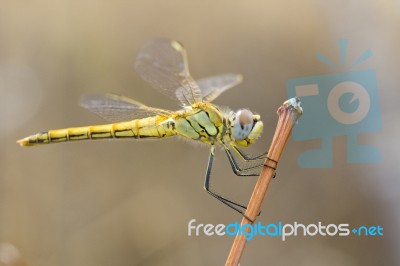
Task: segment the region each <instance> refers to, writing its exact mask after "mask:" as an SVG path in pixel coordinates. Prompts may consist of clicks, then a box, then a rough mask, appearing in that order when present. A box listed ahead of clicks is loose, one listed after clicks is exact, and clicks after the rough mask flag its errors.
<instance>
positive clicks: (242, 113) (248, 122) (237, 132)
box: [233, 109, 254, 140]
mask: <svg viewBox="0 0 400 266" xmlns="http://www.w3.org/2000/svg"><path fill="white" fill-rule="evenodd" d="M253 123H254V120H253V113H252V112H250V111H249V110H246V109H243V110H239V111H238V112H237V113H236V120H235V125H234V129H233V137H234V138H235V139H238V140H241V139H245V138H247V136H248V135H249V134H250V132H251V130H252V129H253Z"/></svg>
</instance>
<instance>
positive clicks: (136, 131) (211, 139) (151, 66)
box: [17, 38, 265, 215]
mask: <svg viewBox="0 0 400 266" xmlns="http://www.w3.org/2000/svg"><path fill="white" fill-rule="evenodd" d="M135 69H136V71H137V72H138V73H139V75H140V76H141V77H142V78H143V79H144V80H145V81H147V82H148V83H149V84H150V85H151V86H152V87H154V88H155V89H157V90H158V91H159V92H161V93H163V94H165V95H166V96H169V97H170V98H172V99H173V100H176V101H177V102H178V103H179V104H180V105H181V106H182V109H181V110H179V111H169V110H164V109H159V108H154V107H149V106H146V105H145V104H143V103H140V102H138V101H135V100H133V99H130V98H127V97H124V96H119V95H113V94H107V95H89V96H86V97H83V98H82V100H81V105H82V106H83V107H85V108H87V109H88V110H90V111H92V112H94V113H95V114H97V115H99V116H101V117H103V118H104V119H106V120H108V121H111V122H112V123H111V124H104V125H95V126H85V127H73V128H65V129H56V130H49V131H46V132H41V133H37V134H34V135H31V136H28V137H26V138H23V139H21V140H18V141H17V142H18V143H19V144H20V145H21V146H35V145H42V144H50V143H59V142H66V141H78V140H97V139H149V138H166V137H171V136H181V137H184V138H186V139H190V140H194V141H200V142H203V143H206V144H208V145H209V146H210V156H209V160H208V166H207V171H206V177H205V183H204V188H205V190H206V191H207V192H208V193H209V194H210V195H212V196H213V197H215V198H217V199H218V200H220V201H221V202H222V203H224V204H226V205H228V206H229V207H231V208H233V209H234V210H236V211H238V212H239V213H241V214H242V215H244V213H243V209H246V206H243V205H241V204H238V203H235V202H233V201H231V200H229V199H227V198H225V197H223V196H221V195H219V194H217V193H215V192H214V191H212V190H211V189H210V179H211V169H212V166H213V161H214V156H215V146H216V145H220V146H221V147H222V148H223V149H224V150H225V152H226V154H227V157H228V159H229V162H230V164H231V166H232V169H233V172H234V173H235V174H236V175H239V176H254V175H258V173H256V171H257V168H259V166H261V165H262V163H261V161H260V160H261V159H264V158H265V154H261V155H259V156H255V157H249V156H247V155H246V154H245V153H244V152H242V150H241V149H240V148H239V147H240V146H241V147H248V146H249V145H251V144H252V143H254V141H255V140H256V139H257V138H258V137H259V136H260V134H261V132H262V129H263V123H262V121H261V120H260V116H259V115H258V114H254V113H252V112H251V111H249V110H247V109H240V110H238V111H237V112H234V111H231V110H229V109H228V108H226V107H224V108H222V107H218V106H216V105H214V104H212V103H211V102H212V101H213V100H214V99H215V98H217V97H218V96H219V95H220V94H221V93H223V92H224V91H226V90H228V89H230V88H232V87H234V86H236V85H237V84H239V83H240V82H241V81H242V76H241V75H236V74H224V75H218V76H213V77H208V78H204V79H200V80H198V81H195V80H194V79H193V78H192V76H191V75H190V73H189V68H188V60H187V55H186V51H185V49H184V47H183V46H182V45H181V44H180V43H179V42H177V41H173V40H169V39H165V38H157V39H153V40H151V41H149V42H147V43H146V44H145V45H144V46H143V47H142V49H141V50H140V52H139V54H138V56H137V59H136V62H135ZM232 150H233V151H234V152H235V156H234V155H233V153H232ZM236 157H238V158H240V159H241V160H242V163H238V162H237V158H236ZM246 163H247V167H244V165H245V164H246Z"/></svg>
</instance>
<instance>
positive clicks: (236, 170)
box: [223, 142, 278, 178]
mask: <svg viewBox="0 0 400 266" xmlns="http://www.w3.org/2000/svg"><path fill="white" fill-rule="evenodd" d="M223 146H224V149H225V152H226V155H227V156H228V159H229V162H230V164H231V167H232V170H233V172H234V173H235V174H236V175H238V176H258V173H252V174H243V173H242V172H244V171H248V170H251V169H256V168H258V167H261V166H263V165H264V163H260V164H256V165H253V166H250V167H247V168H241V167H240V166H239V164H238V163H237V161H236V159H235V157H234V156H233V155H232V152H231V151H230V149H229V147H228V146H226V145H225V144H224V145H223ZM230 146H231V147H232V148H233V149H234V150H235V151H236V152H237V154H239V155H240V157H241V159H243V160H244V161H245V162H250V161H257V160H261V159H268V160H271V161H272V162H274V163H275V164H278V162H277V161H275V160H274V159H271V158H269V157H268V156H265V155H267V154H268V152H265V153H263V154H260V155H258V156H255V157H248V156H247V155H246V154H245V153H244V152H242V151H241V150H240V149H239V148H238V147H237V146H236V145H235V143H233V142H231V143H230ZM268 167H270V166H268ZM273 169H274V170H276V169H275V168H273ZM275 176H276V173H275V174H274V176H273V177H272V178H275Z"/></svg>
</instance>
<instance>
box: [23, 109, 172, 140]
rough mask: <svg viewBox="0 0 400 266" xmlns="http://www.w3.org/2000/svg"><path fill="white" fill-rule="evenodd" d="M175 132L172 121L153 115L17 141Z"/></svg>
mask: <svg viewBox="0 0 400 266" xmlns="http://www.w3.org/2000/svg"><path fill="white" fill-rule="evenodd" d="M175 134H176V133H175V130H174V123H173V121H169V120H168V117H165V116H154V117H148V118H143V119H135V120H132V121H129V122H121V123H113V124H106V125H98V126H86V127H73V128H66V129H56V130H49V131H47V132H42V133H37V134H34V135H31V136H29V137H26V138H24V139H21V140H19V141H18V143H19V144H20V145H21V146H33V145H40V144H49V143H58V142H65V141H77V140H89V139H93V140H94V139H113V138H115V139H119V138H135V139H144V138H163V137H169V136H172V135H175Z"/></svg>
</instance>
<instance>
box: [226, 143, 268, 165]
mask: <svg viewBox="0 0 400 266" xmlns="http://www.w3.org/2000/svg"><path fill="white" fill-rule="evenodd" d="M229 144H230V146H231V147H232V148H233V149H234V150H235V151H236V153H237V154H238V155H239V156H240V158H242V159H243V160H244V161H246V162H247V161H256V160H260V159H266V158H267V156H266V155H267V154H268V152H267V151H266V152H263V153H262V154H260V155H256V156H254V157H251V156H248V155H247V154H245V153H244V152H243V151H242V150H241V149H239V148H238V147H237V146H236V144H235V143H234V142H230V143H229Z"/></svg>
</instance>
